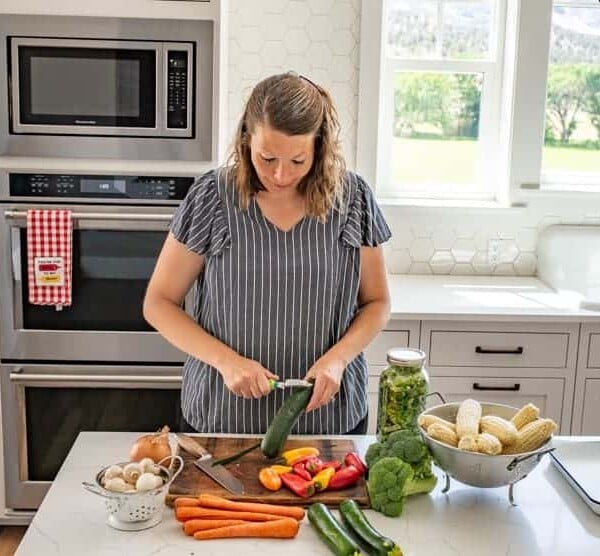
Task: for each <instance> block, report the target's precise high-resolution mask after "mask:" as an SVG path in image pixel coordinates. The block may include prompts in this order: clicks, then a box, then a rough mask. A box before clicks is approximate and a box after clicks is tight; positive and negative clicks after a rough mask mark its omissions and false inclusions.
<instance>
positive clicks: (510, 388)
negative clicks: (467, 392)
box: [473, 382, 521, 392]
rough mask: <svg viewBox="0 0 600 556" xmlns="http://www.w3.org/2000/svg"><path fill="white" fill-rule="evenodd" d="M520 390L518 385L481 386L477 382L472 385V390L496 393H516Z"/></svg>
mask: <svg viewBox="0 0 600 556" xmlns="http://www.w3.org/2000/svg"><path fill="white" fill-rule="evenodd" d="M520 389H521V385H520V384H513V385H512V386H481V384H479V382H474V383H473V390H495V391H498V392H518V391H519V390H520Z"/></svg>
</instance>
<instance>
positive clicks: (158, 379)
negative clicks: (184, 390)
mask: <svg viewBox="0 0 600 556" xmlns="http://www.w3.org/2000/svg"><path fill="white" fill-rule="evenodd" d="M9 377H10V381H11V382H14V383H15V384H23V383H44V384H49V385H50V383H52V384H56V385H62V383H65V382H69V383H77V384H86V385H87V384H90V383H92V382H93V383H96V384H108V383H113V384H125V383H128V384H165V385H166V384H173V385H179V384H181V376H176V375H171V376H169V375H156V376H147V375H78V374H71V375H67V374H64V375H63V374H31V373H21V372H18V371H17V372H15V373H10V375H9Z"/></svg>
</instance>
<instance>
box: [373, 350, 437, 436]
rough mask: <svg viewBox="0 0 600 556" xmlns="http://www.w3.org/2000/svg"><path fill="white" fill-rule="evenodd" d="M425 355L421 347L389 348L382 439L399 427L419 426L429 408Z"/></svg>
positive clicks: (382, 383) (383, 375)
mask: <svg viewBox="0 0 600 556" xmlns="http://www.w3.org/2000/svg"><path fill="white" fill-rule="evenodd" d="M425 357H426V356H425V353H424V352H422V351H421V350H419V349H412V348H393V349H391V350H389V351H388V353H387V360H388V364H389V366H388V368H387V369H386V370H385V371H383V372H382V373H381V378H380V379H379V403H378V411H377V438H378V439H379V440H384V439H385V438H386V437H387V436H388V435H389V434H390V433H391V432H394V431H396V430H402V429H409V430H414V431H416V430H417V417H418V416H419V415H420V414H421V412H422V411H424V410H425V398H426V396H427V392H428V389H429V377H428V376H427V371H426V370H425V367H424V364H425Z"/></svg>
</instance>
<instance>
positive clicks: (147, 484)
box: [135, 473, 163, 491]
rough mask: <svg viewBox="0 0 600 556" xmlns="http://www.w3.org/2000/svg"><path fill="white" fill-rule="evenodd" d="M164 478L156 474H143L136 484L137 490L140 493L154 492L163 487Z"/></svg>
mask: <svg viewBox="0 0 600 556" xmlns="http://www.w3.org/2000/svg"><path fill="white" fill-rule="evenodd" d="M162 484H163V481H162V478H161V477H159V476H158V475H154V473H143V474H142V475H140V477H139V479H138V480H137V482H136V483H135V488H136V489H137V490H138V491H145V490H152V489H154V488H158V487H159V486H162Z"/></svg>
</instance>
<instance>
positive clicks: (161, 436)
mask: <svg viewBox="0 0 600 556" xmlns="http://www.w3.org/2000/svg"><path fill="white" fill-rule="evenodd" d="M170 455H171V445H170V444H169V427H167V426H164V427H163V428H162V429H160V430H159V431H158V432H155V433H152V434H145V435H144V436H140V437H139V438H138V439H137V440H136V441H135V442H134V443H133V446H132V447H131V451H130V452H129V459H130V461H141V460H143V459H144V458H150V459H151V460H152V461H153V462H154V463H158V462H159V461H160V460H161V459H164V458H166V457H167V456H170Z"/></svg>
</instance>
